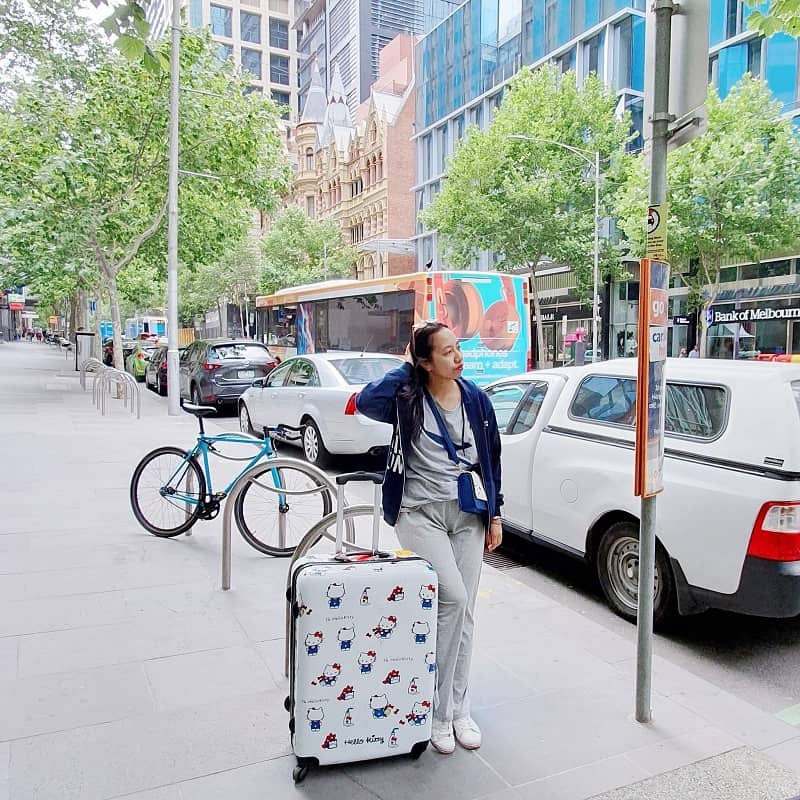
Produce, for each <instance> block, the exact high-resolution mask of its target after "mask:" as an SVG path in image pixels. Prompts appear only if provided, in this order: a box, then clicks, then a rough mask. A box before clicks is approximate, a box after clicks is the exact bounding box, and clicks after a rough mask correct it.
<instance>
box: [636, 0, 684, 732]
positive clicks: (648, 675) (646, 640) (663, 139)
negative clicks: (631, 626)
mask: <svg viewBox="0 0 800 800" xmlns="http://www.w3.org/2000/svg"><path fill="white" fill-rule="evenodd" d="M674 8H675V6H674V4H673V2H672V0H655V2H654V3H653V13H654V14H655V36H654V39H655V51H654V67H653V69H654V75H653V116H652V125H653V129H652V130H653V135H652V138H651V140H650V146H651V151H650V203H651V204H654V203H663V202H664V200H665V199H666V196H667V139H668V135H669V57H670V43H671V25H672V13H673V11H674ZM648 312H649V309H646V308H642V307H641V305H640V306H639V314H647V313H648ZM641 433H642V435H644V431H642V432H641ZM655 557H656V498H655V497H642V512H641V525H640V529H639V610H638V617H637V625H636V721H637V722H650V721H651V720H652V709H651V683H652V673H653V592H654V575H655Z"/></svg>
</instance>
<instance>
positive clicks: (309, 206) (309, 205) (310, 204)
mask: <svg viewBox="0 0 800 800" xmlns="http://www.w3.org/2000/svg"><path fill="white" fill-rule="evenodd" d="M314 213H315V209H314V195H313V194H309V195H306V216H307V217H309V218H311V219H313V218H314Z"/></svg>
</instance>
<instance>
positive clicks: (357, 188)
mask: <svg viewBox="0 0 800 800" xmlns="http://www.w3.org/2000/svg"><path fill="white" fill-rule="evenodd" d="M363 191H364V181H363V180H362V179H361V178H356V179H355V180H354V181H353V182H352V183H351V184H350V197H355V196H356V195H359V194H361V192H363Z"/></svg>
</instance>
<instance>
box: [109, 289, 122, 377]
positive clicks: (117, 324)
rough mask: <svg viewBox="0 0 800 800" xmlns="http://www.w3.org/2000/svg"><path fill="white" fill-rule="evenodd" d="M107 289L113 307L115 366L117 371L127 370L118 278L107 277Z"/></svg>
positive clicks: (112, 325) (112, 324)
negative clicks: (124, 359) (123, 354)
mask: <svg viewBox="0 0 800 800" xmlns="http://www.w3.org/2000/svg"><path fill="white" fill-rule="evenodd" d="M106 288H107V290H108V302H109V305H110V306H111V327H112V330H113V336H114V366H115V367H116V368H117V369H125V364H124V362H123V358H122V320H121V319H120V315H119V296H118V294H117V280H116V277H111V276H109V275H106Z"/></svg>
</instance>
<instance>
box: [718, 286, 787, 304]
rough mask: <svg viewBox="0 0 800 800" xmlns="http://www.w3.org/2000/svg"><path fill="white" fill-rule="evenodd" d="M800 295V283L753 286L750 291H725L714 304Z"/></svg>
mask: <svg viewBox="0 0 800 800" xmlns="http://www.w3.org/2000/svg"><path fill="white" fill-rule="evenodd" d="M795 294H796V295H800V283H782V284H779V285H777V286H752V287H750V288H749V289H723V290H722V291H721V292H720V293H719V294H718V295H717V297H716V299H715V300H714V303H715V304H716V303H732V302H734V301H736V300H763V299H764V298H767V297H787V296H788V295H795Z"/></svg>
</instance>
